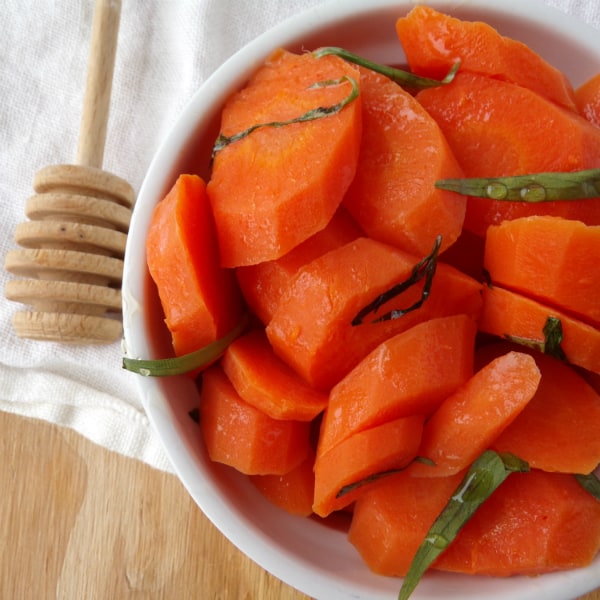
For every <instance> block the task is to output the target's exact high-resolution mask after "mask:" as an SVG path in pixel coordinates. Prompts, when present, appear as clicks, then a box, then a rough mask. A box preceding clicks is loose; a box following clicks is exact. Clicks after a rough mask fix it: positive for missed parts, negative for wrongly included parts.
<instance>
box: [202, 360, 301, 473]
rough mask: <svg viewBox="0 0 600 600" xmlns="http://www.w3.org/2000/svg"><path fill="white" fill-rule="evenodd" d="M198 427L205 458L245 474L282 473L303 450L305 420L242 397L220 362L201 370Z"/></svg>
mask: <svg viewBox="0 0 600 600" xmlns="http://www.w3.org/2000/svg"><path fill="white" fill-rule="evenodd" d="M200 427H201V429H202V438H203V440H204V443H205V445H206V449H207V452H208V455H209V457H210V459H211V460H212V461H214V462H219V463H224V464H226V465H229V466H231V467H234V468H235V469H237V470H238V471H240V472H242V473H245V474H246V475H268V474H273V475H282V474H284V473H289V472H290V471H291V470H292V469H293V468H295V467H297V466H298V465H299V464H300V463H301V462H302V461H303V460H304V459H305V458H306V456H307V454H308V452H309V449H310V443H309V424H308V423H306V422H301V421H281V420H278V419H272V418H271V417H269V416H268V415H266V414H265V413H263V412H261V411H260V410H258V409H256V408H254V407H253V406H251V405H250V404H248V403H246V402H244V401H243V400H242V399H241V398H240V396H239V395H238V393H237V392H236V391H235V389H234V388H233V386H232V385H231V383H230V382H229V380H228V379H227V376H226V375H225V373H223V371H222V370H221V368H220V367H218V366H213V367H210V368H209V369H207V370H206V371H205V372H204V374H203V376H202V391H201V398H200Z"/></svg>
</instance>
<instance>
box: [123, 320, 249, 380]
mask: <svg viewBox="0 0 600 600" xmlns="http://www.w3.org/2000/svg"><path fill="white" fill-rule="evenodd" d="M247 324H248V317H247V315H246V316H244V317H243V318H242V320H241V321H240V322H239V323H238V324H237V325H236V326H235V327H234V328H233V329H232V330H231V331H230V332H229V333H227V334H225V335H224V336H223V337H222V338H219V339H218V340H216V341H214V342H212V344H208V345H207V346H204V347H203V348H200V349H199V350H196V351H195V352H190V353H189V354H183V355H182V356H176V357H173V358H161V359H154V360H152V359H143V358H130V357H128V356H125V357H123V368H124V369H127V370H128V371H132V372H133V373H137V374H138V375H143V376H145V377H168V376H170V375H183V374H184V373H189V372H191V371H195V370H196V369H201V368H203V367H207V366H208V365H210V364H211V363H212V362H214V361H215V360H217V359H218V358H219V357H220V356H221V354H223V352H225V350H226V349H227V346H229V345H230V344H231V343H232V342H233V341H234V340H235V339H236V338H237V337H238V336H239V335H241V334H242V333H243V332H244V330H245V329H246V326H247Z"/></svg>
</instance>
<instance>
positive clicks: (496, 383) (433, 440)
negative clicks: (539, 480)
mask: <svg viewBox="0 0 600 600" xmlns="http://www.w3.org/2000/svg"><path fill="white" fill-rule="evenodd" d="M540 378H541V375H540V370H539V369H538V367H537V365H536V363H535V360H534V359H533V358H532V357H531V356H529V355H528V354H525V353H523V352H508V353H507V354H504V355H502V356H499V357H498V358H496V359H494V360H493V361H491V362H490V363H489V364H487V365H486V366H485V367H483V368H482V369H480V370H479V371H477V372H476V373H475V375H473V377H471V379H469V381H467V383H465V385H463V386H462V387H461V388H459V389H458V390H457V391H456V392H454V394H452V395H451V396H449V397H448V398H447V399H446V400H445V401H444V402H442V404H441V405H440V407H439V408H438V409H437V410H436V411H435V412H434V413H433V415H432V416H431V418H430V419H429V420H428V421H427V423H426V425H425V427H424V429H423V439H422V441H421V447H420V448H419V456H423V457H425V458H428V459H430V460H432V461H433V463H434V465H433V466H432V465H428V464H424V463H414V464H413V465H411V468H410V471H411V474H412V475H415V476H417V475H418V476H424V477H438V476H442V477H446V476H448V475H454V474H455V473H458V472H460V471H462V470H463V469H466V468H468V467H469V465H470V464H471V463H472V462H473V461H474V460H475V459H476V458H477V457H478V456H479V455H480V454H481V453H482V452H483V451H484V450H485V449H486V448H488V447H489V446H490V444H492V443H493V442H494V441H495V440H496V438H497V437H498V436H499V435H500V433H501V432H502V431H503V430H504V429H506V427H508V426H509V425H510V423H512V422H513V421H514V420H515V418H516V417H517V415H518V414H519V413H520V412H521V411H522V410H523V409H524V408H525V406H526V405H527V403H528V402H529V401H530V400H531V398H533V395H534V394H535V392H536V390H537V388H538V385H539V383H540Z"/></svg>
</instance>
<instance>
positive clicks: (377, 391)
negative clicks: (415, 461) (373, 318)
mask: <svg viewBox="0 0 600 600" xmlns="http://www.w3.org/2000/svg"><path fill="white" fill-rule="evenodd" d="M475 332H476V326H475V322H474V321H473V319H471V318H469V317H467V316H466V315H454V316H450V317H440V318H437V319H430V320H427V321H425V322H423V323H420V324H418V325H415V326H413V327H411V328H409V329H407V330H406V331H403V332H402V333H399V334H397V335H395V336H393V337H391V338H389V339H387V340H385V341H384V342H382V343H381V344H380V345H379V346H377V347H376V348H375V349H374V350H373V351H372V352H371V353H370V354H368V355H367V356H366V357H365V358H364V359H363V360H362V361H361V362H360V363H359V364H358V365H357V366H356V367H354V369H352V370H351V371H350V372H349V373H348V375H346V377H344V378H343V379H342V380H341V381H340V382H339V383H338V384H337V385H335V386H334V387H333V389H332V390H331V393H330V395H329V405H328V407H327V409H326V411H325V414H324V416H323V421H322V424H321V435H320V437H319V446H318V455H323V454H326V453H327V452H329V451H330V450H331V448H333V447H335V446H336V445H337V444H339V443H340V442H342V441H343V440H344V439H347V438H348V437H350V436H351V435H352V434H354V433H356V432H358V431H362V430H364V429H368V428H370V427H374V426H377V425H381V424H382V423H385V422H386V421H389V420H392V419H398V418H400V417H407V416H410V415H415V414H417V415H424V416H429V415H431V414H432V413H433V412H434V411H435V410H436V408H437V407H438V406H439V405H440V404H441V403H442V401H444V400H445V399H446V397H447V396H449V395H450V394H452V393H453V392H454V391H455V390H456V389H457V388H458V387H459V386H461V385H462V384H464V383H465V382H466V381H467V380H468V379H469V378H470V377H471V375H472V374H473V349H474V343H475Z"/></svg>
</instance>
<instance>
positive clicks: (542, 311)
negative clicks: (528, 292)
mask: <svg viewBox="0 0 600 600" xmlns="http://www.w3.org/2000/svg"><path fill="white" fill-rule="evenodd" d="M482 299H483V307H482V311H481V316H480V318H479V329H480V330H481V331H483V332H485V333H490V334H492V335H496V336H500V337H510V338H520V339H521V340H523V341H525V342H528V343H533V344H538V345H539V344H544V343H545V341H546V340H545V336H544V327H545V325H546V322H547V320H548V317H554V318H557V319H559V320H560V323H561V327H562V334H563V339H562V343H561V344H560V345H561V348H562V350H563V351H564V353H565V355H566V359H567V361H568V362H570V363H572V364H574V365H578V366H580V367H583V368H584V369H588V370H589V371H593V372H594V373H600V330H598V329H596V328H594V327H592V326H590V325H587V324H586V323H583V322H582V321H580V320H578V319H574V318H572V317H570V316H568V315H567V314H565V313H563V312H561V311H558V310H556V309H553V308H551V307H549V306H546V305H545V304H542V303H541V302H538V301H536V300H533V299H531V298H527V297H526V296H523V295H521V294H518V293H516V292H511V291H509V290H505V289H503V288H501V287H498V286H493V287H488V286H484V287H483V289H482Z"/></svg>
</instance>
